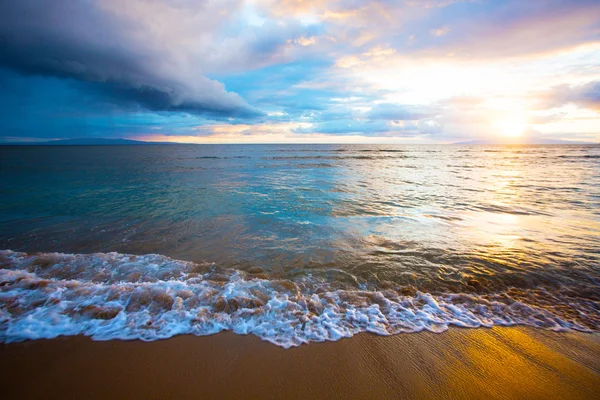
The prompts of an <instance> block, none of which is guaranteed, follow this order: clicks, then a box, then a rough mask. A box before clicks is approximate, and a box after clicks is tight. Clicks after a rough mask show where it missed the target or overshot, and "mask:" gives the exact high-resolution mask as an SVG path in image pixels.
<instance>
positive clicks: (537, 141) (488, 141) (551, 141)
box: [452, 138, 597, 145]
mask: <svg viewBox="0 0 600 400" xmlns="http://www.w3.org/2000/svg"><path fill="white" fill-rule="evenodd" d="M452 144H462V145H469V144H504V145H510V144H597V143H594V142H576V141H571V140H559V139H545V138H521V139H518V138H516V139H505V140H499V139H480V140H470V141H468V142H457V143H452Z"/></svg>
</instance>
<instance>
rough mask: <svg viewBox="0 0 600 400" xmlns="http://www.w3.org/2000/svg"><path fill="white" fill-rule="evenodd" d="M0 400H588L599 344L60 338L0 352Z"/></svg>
mask: <svg viewBox="0 0 600 400" xmlns="http://www.w3.org/2000/svg"><path fill="white" fill-rule="evenodd" d="M0 358H1V361H0V363H1V367H0V368H1V371H0V372H1V374H0V376H1V378H0V385H1V388H2V389H1V390H2V397H3V398H4V399H16V398H19V399H24V398H44V399H52V398H57V399H58V398H62V399H64V398H86V399H90V398H94V399H96V398H97V399H105V398H144V399H159V398H161V399H164V398H200V399H202V398H215V399H239V398H261V399H281V398H285V399H336V398H338V399H348V398H356V399H359V398H360V399H365V398H379V399H381V398H385V399H398V398H403V399H405V398H408V399H410V398H415V399H441V398H453V399H454V398H469V399H479V398H482V399H593V398H600V335H598V334H581V333H557V332H549V331H543V330H540V329H529V328H493V329H459V328H454V329H450V330H449V331H447V332H445V333H442V334H432V333H428V332H421V333H416V334H401V335H396V336H390V337H380V336H375V335H371V334H360V335H357V336H355V337H353V338H351V339H344V340H340V341H338V342H328V343H312V344H310V345H304V346H301V347H299V348H294V349H289V350H284V349H282V348H279V347H277V346H275V345H272V344H270V343H267V342H263V341H261V340H260V339H258V338H256V337H254V336H239V335H235V334H232V333H229V332H226V333H221V334H218V335H213V336H207V337H193V336H178V337H175V338H172V339H168V340H162V341H156V342H151V343H145V342H140V341H130V342H124V341H108V342H95V341H92V340H90V339H89V338H85V337H67V338H59V339H54V340H38V341H29V342H22V343H14V344H8V345H7V344H4V345H2V351H1V357H0Z"/></svg>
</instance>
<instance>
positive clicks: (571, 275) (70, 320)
mask: <svg viewBox="0 0 600 400" xmlns="http://www.w3.org/2000/svg"><path fill="white" fill-rule="evenodd" d="M0 249H4V250H2V251H0V341H4V342H11V341H20V340H25V339H37V338H53V337H56V336H59V335H80V334H83V335H88V336H91V337H92V338H94V339H98V340H107V339H142V340H156V339H161V338H168V337H171V336H173V335H177V334H194V335H208V334H213V333H216V332H219V331H222V330H232V331H234V332H236V333H240V334H254V335H257V336H259V337H261V338H262V339H264V340H268V341H270V342H273V343H275V344H278V345H281V346H284V347H290V346H297V345H300V344H302V343H308V342H313V341H324V340H337V339H339V338H342V337H350V336H352V335H354V334H356V333H359V332H365V331H366V332H374V333H377V334H381V335H390V334H396V333H401V332H415V331H420V330H429V331H432V332H441V331H444V330H446V329H447V328H448V327H449V326H452V325H454V326H461V327H472V328H477V327H490V326H493V325H516V324H522V325H529V326H535V327H539V328H543V329H552V330H579V331H590V332H591V331H598V330H599V329H600V147H599V146H593V145H590V146H564V145H545V146H457V145H445V146H441V145H440V146H434V145H422V146H391V145H376V146H375V145H147V146H57V147H44V146H4V147H0Z"/></svg>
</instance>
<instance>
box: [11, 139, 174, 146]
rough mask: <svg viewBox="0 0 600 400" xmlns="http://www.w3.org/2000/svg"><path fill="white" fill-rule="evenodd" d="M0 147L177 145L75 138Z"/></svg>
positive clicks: (127, 140) (129, 140)
mask: <svg viewBox="0 0 600 400" xmlns="http://www.w3.org/2000/svg"><path fill="white" fill-rule="evenodd" d="M1 144H2V145H13V146H14V145H18V146H118V145H142V146H143V145H151V144H177V143H172V142H142V141H141V140H131V139H107V138H76V139H57V140H47V141H44V142H19V143H1Z"/></svg>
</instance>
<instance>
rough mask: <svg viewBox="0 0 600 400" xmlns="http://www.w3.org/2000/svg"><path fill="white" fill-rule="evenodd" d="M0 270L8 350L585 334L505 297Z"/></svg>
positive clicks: (1, 324)
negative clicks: (180, 340) (64, 339)
mask: <svg viewBox="0 0 600 400" xmlns="http://www.w3.org/2000/svg"><path fill="white" fill-rule="evenodd" d="M0 266H1V267H2V269H0V340H1V341H4V342H14V341H21V340H26V339H40V338H54V337H57V336H60V335H87V336H91V337H92V338H93V339H95V340H109V339H141V340H146V341H151V340H157V339H162V338H168V337H171V336H174V335H178V334H193V335H211V334H214V333H217V332H220V331H222V330H231V331H233V332H235V333H238V334H254V335H256V336H259V337H260V338H262V339H264V340H267V341H269V342H272V343H274V344H277V345H279V346H283V347H286V348H287V347H292V346H298V345H300V344H302V343H308V342H322V341H325V340H338V339H340V338H343V337H350V336H353V335H355V334H357V333H359V332H373V333H376V334H379V335H391V334H397V333H401V332H417V331H421V330H428V331H432V332H442V331H444V330H446V329H448V327H449V326H450V325H456V326H462V327H481V326H486V327H490V326H492V325H514V324H525V325H531V326H540V327H544V328H547V329H554V330H565V329H577V330H582V331H585V330H589V328H588V327H585V326H582V325H579V324H577V323H576V322H574V321H566V320H563V319H561V318H560V317H558V316H557V315H555V314H553V313H552V312H551V311H550V310H548V309H543V308H539V307H536V306H534V305H531V304H525V303H521V302H518V301H513V300H509V301H507V300H506V299H507V295H506V294H502V295H501V296H500V295H499V296H496V297H494V296H491V295H488V296H487V298H483V297H479V296H476V295H472V294H464V293H462V294H438V295H432V294H429V293H422V292H417V293H416V294H415V295H414V296H403V295H401V294H398V293H397V292H395V291H392V290H382V291H368V290H359V289H356V290H334V289H332V288H331V287H330V286H329V285H328V284H327V282H321V281H317V280H312V279H311V278H310V276H308V277H305V278H303V279H302V280H299V281H297V282H291V281H283V280H267V279H258V278H253V277H252V276H249V275H246V274H244V273H243V272H241V271H216V269H215V268H216V267H214V266H213V267H211V266H210V265H209V264H195V263H191V262H185V261H178V260H173V259H170V258H167V257H164V256H160V255H153V254H150V255H144V256H132V255H128V254H119V253H106V254H104V253H96V254H89V255H84V254H80V255H72V254H59V253H45V254H38V255H27V254H25V253H16V252H12V251H0ZM223 274H225V275H223ZM317 289H318V290H317ZM317 292H318V293H317ZM596 307H597V305H596Z"/></svg>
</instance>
